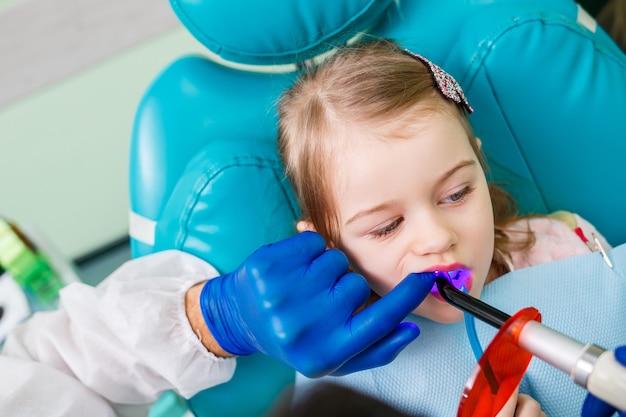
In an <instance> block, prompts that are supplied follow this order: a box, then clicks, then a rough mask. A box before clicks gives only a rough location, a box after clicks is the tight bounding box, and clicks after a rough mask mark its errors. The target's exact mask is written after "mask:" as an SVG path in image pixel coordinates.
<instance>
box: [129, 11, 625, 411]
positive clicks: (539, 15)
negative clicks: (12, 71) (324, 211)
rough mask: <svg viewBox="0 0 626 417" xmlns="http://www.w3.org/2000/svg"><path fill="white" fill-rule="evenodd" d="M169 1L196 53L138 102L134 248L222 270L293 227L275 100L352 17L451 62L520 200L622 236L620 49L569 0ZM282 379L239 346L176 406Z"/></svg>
mask: <svg viewBox="0 0 626 417" xmlns="http://www.w3.org/2000/svg"><path fill="white" fill-rule="evenodd" d="M171 5H172V8H173V10H174V11H175V13H176V14H177V16H178V17H179V18H180V20H181V22H183V24H184V25H185V27H186V28H187V29H188V30H189V31H190V32H191V33H192V34H193V35H194V36H195V37H196V38H197V39H198V40H199V41H200V42H202V43H203V44H204V45H205V46H206V47H207V56H188V57H181V58H180V59H178V60H176V61H175V62H173V63H172V64H171V65H170V66H168V67H167V68H165V69H164V70H163V72H162V73H161V74H160V75H159V76H158V77H157V78H156V79H155V80H154V82H153V84H152V85H151V86H150V87H149V88H148V90H147V91H146V93H145V95H144V97H143V99H142V101H141V103H139V106H138V109H137V113H136V120H135V126H134V130H133V133H132V141H131V155H130V201H131V212H132V213H133V214H132V215H131V248H132V253H133V256H135V257H136V256H141V255H145V254H148V253H151V252H154V251H158V250H163V249H169V248H177V249H181V250H184V251H187V252H190V253H193V254H194V255H196V256H199V257H201V258H203V259H206V260H207V261H208V262H210V263H211V264H213V265H214V266H215V267H216V268H217V269H218V270H219V271H222V272H224V271H229V270H231V269H233V268H234V267H236V266H237V265H238V264H239V263H240V262H241V261H242V260H243V259H244V258H245V257H246V256H247V255H248V254H250V253H251V252H252V251H253V250H254V249H256V248H257V247H258V246H260V245H262V244H265V243H270V242H273V241H276V240H279V239H282V238H284V237H287V236H289V235H291V234H293V233H295V231H294V228H293V226H294V222H295V220H296V219H297V217H298V207H297V203H296V201H295V200H294V197H293V194H292V191H291V188H290V187H289V185H288V184H287V183H286V182H285V180H284V176H283V172H282V166H281V164H280V161H279V158H278V156H277V154H276V149H275V135H276V114H275V109H274V104H275V100H276V98H277V97H278V96H279V95H280V93H281V91H283V89H285V88H286V87H288V86H289V85H290V84H291V83H292V82H293V80H294V79H295V77H296V73H297V68H298V65H299V64H301V63H302V62H303V61H305V60H308V59H313V58H315V57H317V56H319V55H320V54H322V53H323V52H326V51H329V50H331V49H332V48H333V47H334V46H336V45H338V44H341V43H343V42H346V41H347V40H348V39H351V38H353V37H355V36H357V35H359V34H361V33H363V32H367V33H370V34H373V35H375V36H383V37H390V38H394V39H396V40H397V41H398V42H400V43H401V44H403V45H404V46H406V47H408V48H410V49H411V50H413V51H414V52H419V53H422V54H424V55H426V56H427V57H429V58H430V59H431V60H433V61H434V62H435V63H437V64H439V65H440V66H442V67H443V68H444V69H446V70H447V71H448V72H450V73H451V74H452V75H454V76H455V78H456V79H457V80H458V81H459V83H460V84H461V85H462V86H463V88H464V90H465V92H466V95H467V96H468V99H469V101H470V103H471V104H472V106H473V107H474V109H475V112H474V114H473V115H472V116H471V118H470V120H471V122H472V125H473V126H474V129H475V130H476V133H477V134H478V135H479V136H480V138H481V139H482V141H483V147H484V149H485V152H486V153H487V155H488V158H489V161H490V165H491V168H492V176H493V180H494V181H497V182H499V183H501V184H503V186H504V187H505V188H507V189H508V190H509V191H511V192H512V193H513V195H514V196H516V197H517V199H518V201H519V203H520V208H521V210H522V212H524V213H528V212H539V213H545V212H550V211H554V210H559V209H565V210H570V211H574V212H577V213H579V214H580V215H581V216H583V217H585V218H587V219H588V220H590V221H591V222H592V223H593V224H595V225H596V227H597V228H598V229H599V230H600V231H601V232H602V233H603V234H604V235H605V236H606V237H607V239H608V240H609V242H610V243H612V244H613V245H617V244H620V243H624V242H626V222H625V221H622V217H623V216H624V214H626V193H623V192H622V190H624V189H626V170H625V169H624V167H623V165H624V160H625V159H626V137H625V135H626V133H625V132H626V94H625V92H626V56H625V55H624V54H623V53H622V52H621V51H620V50H619V48H618V47H617V46H616V45H615V44H614V43H613V41H612V40H611V39H610V38H609V37H608V36H607V35H606V33H604V32H603V31H602V29H601V28H600V27H597V28H594V27H593V26H594V24H595V22H594V21H593V19H590V18H588V16H587V17H586V16H585V14H584V13H583V12H582V11H581V10H580V8H578V7H577V5H576V4H575V3H574V2H573V1H571V0H527V1H513V0H489V1H487V0H482V1H481V0H445V1H429V0H400V1H392V0H369V1H365V0H360V1H358V0H343V1H336V2H312V1H308V0H283V1H281V0H268V1H264V2H256V1H249V0H229V1H227V2H226V1H214V0H213V1H211V0H171ZM216 57H219V59H216ZM286 285H288V283H286ZM257 356H258V357H257ZM198 372H202V370H198ZM292 381H293V372H292V371H291V370H289V369H286V368H285V367H284V366H282V365H280V364H278V363H277V362H275V361H273V360H271V359H269V358H265V357H263V356H260V355H253V356H251V357H247V358H241V359H240V361H239V366H238V371H237V373H236V376H235V378H234V380H233V381H231V382H229V383H228V384H225V385H223V386H220V387H216V388H214V389H210V390H207V391H205V392H203V393H201V394H199V395H198V396H196V397H194V398H192V399H191V400H189V401H188V405H189V407H190V409H192V410H193V411H194V412H195V413H196V415H198V416H204V415H207V416H208V415H220V416H260V415H262V414H263V413H264V412H266V411H267V410H268V407H269V404H271V402H272V401H273V400H274V397H275V395H277V393H279V392H281V391H282V389H283V388H285V387H288V386H289V384H290V383H291V382H292ZM260 387H262V388H264V392H263V393H260Z"/></svg>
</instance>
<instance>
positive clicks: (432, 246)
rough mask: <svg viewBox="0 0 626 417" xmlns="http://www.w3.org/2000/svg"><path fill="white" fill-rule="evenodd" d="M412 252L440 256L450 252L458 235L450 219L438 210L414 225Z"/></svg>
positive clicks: (422, 217)
mask: <svg viewBox="0 0 626 417" xmlns="http://www.w3.org/2000/svg"><path fill="white" fill-rule="evenodd" d="M410 233H411V236H412V239H413V241H412V248H411V249H412V251H413V252H414V253H415V254H417V255H420V256H421V255H429V254H439V253H444V252H446V251H448V250H449V249H450V248H451V247H452V246H454V244H455V243H456V240H457V234H456V232H455V229H454V227H453V225H452V224H451V223H450V222H449V221H448V219H447V218H446V217H445V216H444V215H443V214H442V213H440V212H438V211H437V210H436V209H435V210H433V211H432V212H430V213H428V214H427V215H424V216H421V219H420V220H419V221H417V222H415V224H414V225H413V228H412V230H411V232H410Z"/></svg>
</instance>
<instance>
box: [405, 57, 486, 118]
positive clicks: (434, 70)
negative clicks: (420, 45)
mask: <svg viewBox="0 0 626 417" xmlns="http://www.w3.org/2000/svg"><path fill="white" fill-rule="evenodd" d="M404 52H405V53H407V54H408V55H409V56H411V57H413V58H415V59H417V60H418V61H420V62H422V63H424V64H426V66H427V67H428V69H429V70H430V73H431V74H432V75H433V78H434V80H435V84H436V85H437V88H438V89H439V91H441V94H443V95H444V96H445V97H446V98H449V99H450V100H452V101H454V102H455V103H458V104H461V105H462V106H463V107H465V109H466V110H467V112H468V113H470V114H471V113H473V112H474V109H473V108H472V106H470V104H469V102H468V101H467V98H465V94H463V89H462V88H461V86H460V85H459V83H458V82H456V80H455V79H454V77H452V75H450V74H448V73H447V72H445V71H444V70H443V69H441V67H439V66H437V65H435V64H433V63H432V62H430V61H429V60H428V59H426V58H424V57H423V56H421V55H418V54H415V53H413V52H411V51H409V50H408V49H405V50H404Z"/></svg>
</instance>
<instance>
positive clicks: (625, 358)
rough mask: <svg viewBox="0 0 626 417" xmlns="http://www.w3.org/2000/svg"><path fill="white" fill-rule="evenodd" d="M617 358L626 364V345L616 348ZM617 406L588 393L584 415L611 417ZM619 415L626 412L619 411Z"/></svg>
mask: <svg viewBox="0 0 626 417" xmlns="http://www.w3.org/2000/svg"><path fill="white" fill-rule="evenodd" d="M615 359H616V360H617V361H618V362H619V363H621V364H622V365H624V366H626V346H620V347H618V348H617V349H615ZM624 395H626V393H624ZM615 411H616V410H615V407H613V406H612V405H609V404H607V403H605V402H604V401H602V400H600V399H598V398H596V397H595V396H594V395H593V394H587V398H585V402H584V404H583V411H582V414H581V416H582V417H610V416H612V415H613V414H614V413H615ZM617 415H618V416H619V417H626V412H620V413H617Z"/></svg>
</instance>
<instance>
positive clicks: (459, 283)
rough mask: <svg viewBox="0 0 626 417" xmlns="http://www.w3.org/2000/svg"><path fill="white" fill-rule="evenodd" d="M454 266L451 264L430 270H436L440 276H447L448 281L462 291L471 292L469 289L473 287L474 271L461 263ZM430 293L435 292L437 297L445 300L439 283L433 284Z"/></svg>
mask: <svg viewBox="0 0 626 417" xmlns="http://www.w3.org/2000/svg"><path fill="white" fill-rule="evenodd" d="M452 266H453V267H454V268H452V267H451V265H447V266H442V267H441V269H435V268H431V270H430V272H434V273H435V276H436V277H438V278H439V277H441V278H445V279H446V280H448V282H450V284H452V285H453V286H454V288H456V289H458V290H461V291H467V292H469V290H471V289H472V271H471V270H470V269H469V268H467V267H465V266H462V265H460V264H459V265H452ZM437 268H439V267H437ZM430 293H431V294H433V295H434V296H435V297H436V298H437V299H440V300H441V301H443V299H442V298H441V295H439V290H438V289H437V285H433V287H432V288H431V290H430Z"/></svg>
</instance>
